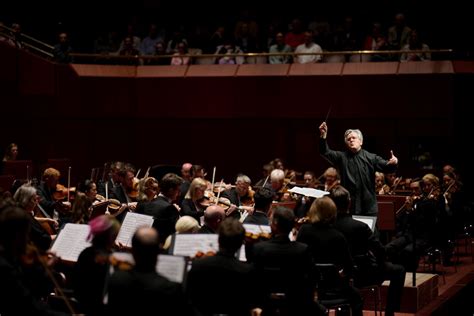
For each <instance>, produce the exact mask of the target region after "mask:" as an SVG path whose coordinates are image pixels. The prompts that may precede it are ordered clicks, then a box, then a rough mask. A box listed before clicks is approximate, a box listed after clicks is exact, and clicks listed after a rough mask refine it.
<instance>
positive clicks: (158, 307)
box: [108, 269, 191, 316]
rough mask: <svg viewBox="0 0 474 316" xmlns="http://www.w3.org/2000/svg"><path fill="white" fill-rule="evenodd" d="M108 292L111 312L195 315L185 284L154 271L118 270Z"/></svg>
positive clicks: (114, 313) (112, 277)
mask: <svg viewBox="0 0 474 316" xmlns="http://www.w3.org/2000/svg"><path fill="white" fill-rule="evenodd" d="M108 295H109V296H108V297H109V300H108V306H109V308H110V313H111V315H182V316H188V315H191V311H190V309H189V307H188V304H187V303H186V300H185V297H184V293H183V291H182V288H181V285H180V284H178V283H175V282H171V281H169V280H167V279H166V278H164V277H162V276H161V275H159V274H158V273H156V272H154V271H153V272H140V271H136V270H134V269H132V270H130V271H117V272H115V273H114V274H113V275H112V276H111V277H110V280H109V283H108Z"/></svg>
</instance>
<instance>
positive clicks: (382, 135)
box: [0, 46, 473, 181]
mask: <svg viewBox="0 0 474 316" xmlns="http://www.w3.org/2000/svg"><path fill="white" fill-rule="evenodd" d="M0 54H1V56H3V57H2V58H0V69H2V71H1V72H0V94H1V95H2V101H1V103H2V107H1V108H2V120H1V124H0V135H1V136H0V145H1V146H2V148H4V147H5V146H6V145H7V144H8V143H10V142H16V143H18V144H19V146H20V152H21V153H20V155H21V157H20V158H23V159H33V160H34V161H36V162H38V164H41V163H43V162H45V161H46V159H48V158H70V159H71V161H72V166H73V168H74V176H75V177H76V178H77V177H86V176H88V175H89V174H90V169H91V168H92V167H98V166H102V165H103V163H104V162H105V161H109V160H126V161H129V162H132V163H133V164H135V165H137V167H141V168H146V167H147V166H149V165H155V164H181V163H183V162H186V161H191V162H193V163H200V164H203V165H204V166H205V167H206V168H207V170H208V171H209V174H210V172H211V171H212V167H213V166H217V170H218V175H217V178H219V179H220V178H222V177H225V179H226V181H233V177H234V176H235V175H236V174H237V173H239V172H244V173H246V174H248V175H250V176H251V177H252V178H254V179H257V178H258V177H260V170H261V166H262V165H263V164H264V163H266V162H268V161H269V160H271V159H273V158H275V157H281V158H283V159H284V160H285V161H286V164H287V166H288V167H290V168H293V169H296V170H298V171H304V170H307V169H309V170H314V171H316V172H317V173H318V174H319V173H321V172H322V171H323V170H324V169H325V168H327V167H328V165H327V163H326V162H325V161H324V160H323V159H321V158H320V157H319V155H318V153H317V137H318V126H319V124H320V123H321V121H322V120H323V119H324V118H325V116H326V114H327V112H328V109H329V108H330V107H331V108H332V109H331V113H330V116H329V119H328V124H329V139H328V141H329V143H330V145H332V147H333V148H335V149H343V146H344V144H343V138H342V136H343V133H344V130H346V129H347V128H360V129H361V130H362V131H363V133H364V136H365V140H364V147H365V148H366V149H368V150H370V151H373V152H376V153H378V154H379V155H381V156H383V157H385V158H387V157H389V152H390V150H391V149H392V150H394V152H395V154H396V155H397V156H398V157H399V158H400V172H401V174H402V175H405V176H411V175H413V176H416V175H418V174H419V173H421V172H422V171H420V170H419V167H420V165H419V164H418V163H417V162H416V161H415V160H414V159H415V158H416V157H417V156H419V155H420V154H421V153H422V152H424V151H429V152H430V153H431V156H432V158H433V163H434V165H435V167H438V166H440V165H441V164H443V163H446V162H450V163H453V164H455V165H456V166H458V168H460V169H461V171H462V172H464V173H468V172H470V168H469V167H468V164H469V163H470V159H469V156H467V154H465V152H466V144H467V143H468V142H466V141H467V140H468V139H467V137H468V136H467V135H468V133H469V132H470V125H469V122H470V118H469V117H468V116H467V115H466V113H467V109H468V107H469V106H471V105H472V91H471V90H472V73H473V72H472V68H473V67H472V64H471V63H453V64H452V65H454V68H452V66H451V70H450V71H449V70H448V71H442V69H444V68H446V67H445V66H446V65H444V66H442V67H441V68H440V67H439V64H431V66H429V64H423V65H422V68H419V69H418V70H419V72H422V70H423V69H424V70H427V69H431V73H425V74H420V73H418V74H416V73H415V74H409V72H410V71H408V70H407V69H408V68H406V67H408V66H409V67H413V66H410V65H408V66H406V65H407V64H400V65H398V66H397V67H396V68H395V69H396V72H395V73H390V71H391V69H392V68H393V67H392V66H391V65H390V63H385V64H380V67H382V68H381V69H379V68H380V67H379V66H377V67H379V68H377V69H378V70H377V71H382V72H386V73H385V74H382V75H380V74H379V75H373V74H372V75H369V74H367V73H371V72H372V73H373V71H374V68H373V67H374V66H373V65H370V66H367V67H368V68H364V65H363V64H356V65H352V66H351V65H350V64H346V66H345V65H342V64H334V65H329V66H328V64H326V65H325V66H323V68H324V67H326V68H324V69H323V68H317V67H320V65H316V68H314V69H312V70H311V71H309V70H307V69H306V70H304V69H297V68H293V67H292V68H289V69H288V70H287V73H288V74H289V75H286V73H285V75H275V72H274V71H272V70H271V69H270V68H268V66H269V65H261V66H260V65H245V66H248V67H242V66H241V67H242V68H237V67H236V68H235V69H233V70H232V69H231V68H226V70H225V71H224V72H225V74H224V75H222V74H220V75H219V74H217V75H212V76H206V74H209V73H212V71H214V72H215V71H216V69H217V68H212V67H219V66H212V67H211V68H210V69H208V70H206V68H202V67H206V66H199V65H196V66H190V68H189V69H184V70H183V69H182V68H179V67H178V68H173V67H163V68H160V67H158V68H146V67H145V68H144V67H138V69H137V68H136V67H127V66H97V65H91V66H81V65H74V66H69V65H54V64H52V63H50V62H48V61H45V60H42V59H40V58H38V57H35V56H32V55H30V54H28V53H25V52H18V51H16V50H14V49H10V48H9V47H3V46H0ZM412 65H415V64H412ZM449 65H451V62H449ZM196 67H198V68H196ZM199 67H201V68H199ZM207 67H209V66H207ZM229 67H232V66H229ZM252 67H253V68H252ZM262 67H263V68H262ZM327 67H332V68H331V69H333V70H334V69H336V70H337V69H340V71H341V72H340V73H337V72H336V73H337V74H332V75H330V73H333V72H332V71H329V70H328V69H329V68H327ZM338 67H339V68H338ZM350 67H353V68H350ZM371 67H372V68H371ZM404 67H405V68H404ZM417 67H418V66H417ZM430 67H431V68H430ZM448 68H449V67H448ZM220 69H222V68H220ZM269 69H270V70H269ZM318 69H319V70H318ZM351 69H352V70H351ZM354 69H355V70H354ZM371 69H372V70H371ZM403 69H405V70H403ZM410 69H411V68H410ZM420 69H421V70H420ZM232 71H233V72H232ZM318 71H319V74H318ZM338 71H339V70H338ZM298 72H300V73H298ZM351 72H352V73H358V74H353V75H350V74H348V73H351ZM433 72H441V73H433ZM443 72H444V73H443ZM228 73H231V75H229V74H228ZM305 73H306V75H303V74H305ZM308 73H309V75H308ZM364 73H365V74H364ZM465 135H466V136H465ZM37 171H38V170H37Z"/></svg>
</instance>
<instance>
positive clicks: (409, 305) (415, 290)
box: [381, 272, 438, 313]
mask: <svg viewBox="0 0 474 316" xmlns="http://www.w3.org/2000/svg"><path fill="white" fill-rule="evenodd" d="M412 278H413V274H412V273H409V272H408V273H407V274H406V278H405V287H404V288H403V294H402V304H401V307H400V312H402V313H416V312H418V311H419V310H420V309H422V308H423V307H425V306H426V305H428V304H429V303H431V302H432V301H433V300H434V299H436V297H437V296H438V275H436V274H429V273H417V274H416V286H415V287H414V286H413V284H412ZM388 285H389V281H385V282H384V283H383V284H382V290H381V294H382V304H383V305H385V302H386V301H387V292H388Z"/></svg>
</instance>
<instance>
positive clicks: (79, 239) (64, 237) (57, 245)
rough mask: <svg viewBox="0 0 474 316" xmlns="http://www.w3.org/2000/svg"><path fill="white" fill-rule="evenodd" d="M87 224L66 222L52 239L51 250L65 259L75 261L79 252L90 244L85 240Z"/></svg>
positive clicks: (87, 231) (87, 232)
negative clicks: (54, 238) (53, 239)
mask: <svg viewBox="0 0 474 316" xmlns="http://www.w3.org/2000/svg"><path fill="white" fill-rule="evenodd" d="M89 230H90V228H89V225H86V224H66V225H64V228H63V229H62V230H61V231H60V232H59V235H58V236H57V237H56V240H55V241H54V244H53V247H51V251H52V252H54V253H55V254H56V255H57V256H58V257H60V258H61V259H62V260H65V261H72V262H77V259H78V258H79V255H80V254H81V252H82V251H83V250H84V249H86V248H87V247H89V246H90V245H91V243H90V242H88V241H87V236H88V235H89Z"/></svg>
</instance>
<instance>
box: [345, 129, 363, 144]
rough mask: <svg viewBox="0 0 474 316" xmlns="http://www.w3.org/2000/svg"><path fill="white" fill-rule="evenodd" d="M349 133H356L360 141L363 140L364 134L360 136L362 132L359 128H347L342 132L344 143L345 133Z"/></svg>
mask: <svg viewBox="0 0 474 316" xmlns="http://www.w3.org/2000/svg"><path fill="white" fill-rule="evenodd" d="M350 133H354V134H356V136H357V138H359V139H360V141H361V142H363V141H364V136H362V132H361V131H360V129H348V130H347V131H346V132H345V133H344V143H345V142H346V138H347V135H349V134H350Z"/></svg>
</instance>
